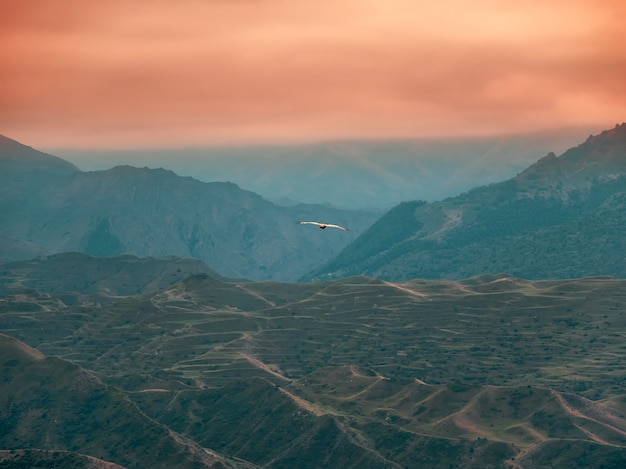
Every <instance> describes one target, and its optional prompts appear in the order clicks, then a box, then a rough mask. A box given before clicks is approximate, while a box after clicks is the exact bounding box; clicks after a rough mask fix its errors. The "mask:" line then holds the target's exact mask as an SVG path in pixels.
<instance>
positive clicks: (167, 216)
mask: <svg viewBox="0 0 626 469" xmlns="http://www.w3.org/2000/svg"><path fill="white" fill-rule="evenodd" d="M0 143H2V142H0ZM16 146H17V149H18V150H19V151H18V152H17V153H15V151H14V150H15V149H14V147H16ZM20 152H22V153H24V155H26V156H24V157H22V155H21V153H20ZM33 152H34V153H33ZM0 154H4V155H5V156H4V157H2V158H0V169H2V171H1V175H0V182H2V183H3V184H2V188H1V189H0V209H1V210H2V211H3V214H6V217H5V220H3V223H2V224H1V225H0V240H2V241H3V243H2V245H0V259H3V260H24V259H29V258H32V257H35V256H41V255H49V254H54V253H58V252H68V251H79V252H84V253H86V254H90V255H98V256H104V257H106V256H116V255H120V254H132V255H137V256H140V257H145V256H152V257H160V256H166V255H175V256H178V257H183V258H184V257H190V258H196V259H200V260H202V261H204V262H205V263H206V264H208V265H210V266H211V268H213V269H216V270H217V271H218V272H220V274H221V275H224V276H228V277H239V278H241V277H247V278H251V279H255V280H291V281H295V280H296V279H297V278H298V277H299V276H300V275H302V274H304V273H305V272H307V271H309V270H311V269H312V268H313V267H314V266H315V265H317V264H318V263H319V260H320V259H325V258H330V257H331V256H332V255H334V254H335V253H337V252H339V250H340V249H341V248H342V247H343V246H345V245H346V244H347V243H348V242H349V241H350V239H353V238H355V237H356V233H358V232H360V231H362V230H363V229H364V228H365V227H367V226H369V225H370V224H371V223H372V222H373V221H374V220H375V219H376V218H377V217H378V214H376V213H373V212H366V211H350V210H340V209H334V208H331V207H325V206H321V205H296V206H293V207H279V206H276V205H274V204H273V203H271V202H270V201H268V200H266V199H263V198H262V197H261V196H260V195H258V194H255V193H253V192H250V191H245V190H243V189H241V188H239V187H238V186H237V185H236V184H234V183H229V182H212V183H205V182H201V181H199V180H197V179H194V178H192V177H189V176H187V177H180V176H178V175H176V174H175V173H173V172H172V171H169V170H165V169H149V168H135V167H132V166H128V165H125V166H117V167H115V168H113V169H110V170H106V171H93V172H81V171H78V170H74V169H73V168H74V167H73V166H66V165H64V164H63V163H62V160H60V159H57V158H56V157H51V156H49V155H45V154H43V153H40V152H36V151H34V150H32V149H28V147H25V146H21V145H20V144H17V142H14V141H11V143H10V145H8V149H7V145H5V146H2V145H1V144H0ZM31 154H35V157H34V158H35V160H36V162H37V163H36V164H31V163H32V162H31V160H30V156H29V155H31ZM6 155H9V156H6ZM10 155H13V156H10ZM16 155H17V156H16ZM12 159H17V160H18V161H19V163H20V164H19V165H18V166H19V167H14V166H12V165H11V164H9V163H7V161H9V160H12ZM59 162H61V163H59ZM59 164H61V165H62V167H63V170H62V171H57V166H58V165H59ZM42 165H43V166H42ZM68 165H69V163H68ZM41 168H43V169H41ZM46 168H47V169H46ZM309 218H311V219H322V220H329V219H332V220H337V222H339V223H342V224H345V225H348V226H350V227H351V228H352V231H351V232H346V233H342V234H341V235H339V234H338V233H324V236H320V234H321V233H318V232H315V231H313V230H307V229H306V228H304V227H302V226H299V225H298V224H297V221H298V220H302V219H309Z"/></svg>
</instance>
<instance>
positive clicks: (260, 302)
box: [0, 253, 626, 469]
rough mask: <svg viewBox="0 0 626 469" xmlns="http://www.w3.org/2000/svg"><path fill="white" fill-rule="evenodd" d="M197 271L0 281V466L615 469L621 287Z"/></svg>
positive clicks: (27, 269) (624, 402) (621, 392)
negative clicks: (250, 276) (236, 276)
mask: <svg viewBox="0 0 626 469" xmlns="http://www.w3.org/2000/svg"><path fill="white" fill-rule="evenodd" d="M64 263H67V265H68V266H72V268H67V269H63V268H58V267H59V266H62V265H64ZM137 264H141V267H138V266H137ZM168 264H171V265H169V266H168ZM187 269H189V270H187ZM194 269H196V266H195V265H194V264H190V263H188V262H186V261H184V262H182V263H181V261H180V260H177V259H173V258H169V259H137V258H134V257H131V256H121V257H112V258H96V257H91V256H86V255H82V254H81V255H77V254H74V253H68V254H59V255H57V256H52V257H50V258H41V259H35V260H31V261H20V262H14V263H8V264H3V265H1V266H0V274H1V275H2V277H1V281H2V284H3V285H5V291H4V293H3V294H2V296H1V297H0V331H2V334H3V335H0V383H1V384H0V449H2V450H4V451H0V464H4V463H6V464H5V465H4V466H0V467H13V468H16V467H24V466H19V465H18V464H22V463H23V464H26V463H27V461H31V462H32V461H40V462H42V464H43V463H44V462H46V463H48V464H50V463H55V464H57V465H63V467H98V466H94V464H96V463H97V464H100V466H99V467H111V468H113V467H116V468H119V467H120V466H121V467H124V468H127V469H135V468H145V467H154V468H161V467H163V468H165V467H168V468H171V467H176V468H198V469H199V468H205V467H213V468H226V467H232V468H257V467H258V468H260V467H265V468H272V469H273V468H291V467H302V468H320V467H342V468H344V467H345V468H400V467H407V468H418V467H433V468H448V467H457V468H517V469H520V468H524V469H534V468H543V467H570V468H573V469H575V468H598V469H599V468H621V467H623V465H624V463H625V462H626V419H625V417H624V415H625V414H626V381H625V380H624V369H625V368H624V341H623V338H624V336H626V322H625V319H624V314H623V312H624V308H625V306H626V282H625V281H624V280H619V279H615V278H608V277H595V278H585V279H571V280H542V281H529V280H523V279H519V278H514V277H510V276H504V275H497V276H494V275H482V276H478V277H473V278H468V279H464V280H459V281H454V280H413V281H409V282H403V283H393V282H386V281H383V280H380V279H374V278H368V277H351V278H345V279H341V280H336V281H331V282H316V283H278V282H250V281H246V280H227V279H223V278H222V279H220V278H216V277H215V276H213V274H212V273H211V272H209V273H197V274H194V273H193V271H194ZM179 270H180V272H178V271H179ZM77 272H82V273H83V275H84V277H85V279H86V280H88V281H86V282H77V278H78V276H77ZM112 272H119V273H120V274H119V275H112V274H111V273H112ZM124 272H134V273H135V274H134V275H133V276H132V279H133V280H134V281H135V284H134V285H133V289H134V290H137V292H132V293H128V292H129V289H128V282H129V276H128V275H125V274H123V273H124ZM173 272H177V273H178V274H180V275H181V276H182V277H183V279H182V280H178V281H176V280H175V279H174V278H173V277H172V273H173ZM186 274H189V276H187V275H186ZM172 282H173V283H172ZM157 286H158V287H157ZM33 287H36V289H35V288H33ZM125 292H126V293H125ZM20 461H21V462H20ZM55 461H56V462H55ZM11 464H13V465H11ZM105 464H108V465H105ZM114 464H115V465H117V466H114ZM30 467H36V466H30ZM48 467H49V466H48Z"/></svg>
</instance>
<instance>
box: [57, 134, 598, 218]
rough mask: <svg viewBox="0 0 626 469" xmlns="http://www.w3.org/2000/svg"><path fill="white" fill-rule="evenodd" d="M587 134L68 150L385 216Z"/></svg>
mask: <svg viewBox="0 0 626 469" xmlns="http://www.w3.org/2000/svg"><path fill="white" fill-rule="evenodd" d="M588 134H589V131H588V129H580V128H564V129H557V130H552V131H545V132H537V133H531V134H520V135H501V136H496V137H474V138H455V139H421V140H410V139H404V140H403V139H395V140H347V141H330V142H319V143H310V144H300V145H296V144H293V145H275V146H270V145H266V146H240V147H237V146H230V147H223V148H219V147H217V148H181V149H153V150H135V151H123V150H117V151H114V150H100V151H96V150H92V151H84V150H63V149H58V150H55V151H54V154H56V155H59V156H62V157H63V158H64V159H66V160H67V161H71V162H73V163H74V164H76V165H78V166H79V167H80V168H81V169H83V170H85V171H87V170H89V171H93V170H103V169H110V168H111V167H112V166H115V165H127V164H131V165H134V166H143V165H145V164H149V165H152V167H159V166H160V167H163V168H168V169H170V170H172V171H174V172H175V173H176V174H179V175H183V176H193V177H194V178H196V179H199V180H201V181H206V182H213V181H229V182H234V183H236V184H237V185H238V186H240V187H242V188H244V189H246V190H250V191H252V192H255V193H257V194H260V195H261V196H263V197H264V198H266V199H268V200H271V201H272V202H274V203H276V204H279V205H294V204H297V203H309V204H319V203H324V204H330V205H333V206H335V207H341V208H348V209H352V210H361V209H367V210H374V211H377V212H381V211H386V210H389V209H390V208H392V207H393V206H395V205H397V204H398V203H400V202H403V201H407V200H427V201H436V200H442V199H445V198H447V197H452V196H456V195H459V194H461V193H463V192H465V191H467V190H469V189H472V188H474V187H477V186H482V185H484V184H489V183H493V182H499V181H503V180H505V179H508V178H510V177H512V176H514V175H515V174H517V173H519V172H520V171H522V170H524V169H525V168H527V167H528V166H529V165H531V164H533V163H534V162H535V161H537V159H538V158H539V157H540V156H542V155H545V154H546V153H548V152H549V151H553V152H555V153H557V154H558V153H560V152H563V151H565V150H567V149H568V148H569V147H571V146H572V145H574V144H576V143H577V142H580V141H581V139H582V138H585V137H586V136H587V135H588Z"/></svg>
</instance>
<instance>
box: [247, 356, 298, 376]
mask: <svg viewBox="0 0 626 469" xmlns="http://www.w3.org/2000/svg"><path fill="white" fill-rule="evenodd" d="M239 355H240V356H241V357H243V358H245V359H246V360H248V361H249V362H250V363H252V364H253V365H254V366H256V367H257V368H260V369H261V370H263V371H265V372H267V373H269V374H270V375H272V376H275V377H276V378H280V379H282V380H285V381H291V380H290V379H289V378H287V377H286V376H285V375H282V374H280V373H279V372H277V371H275V370H272V369H271V368H270V367H269V366H267V365H266V364H265V363H263V362H262V361H261V360H259V359H258V358H255V357H253V356H252V355H249V354H247V353H240V354H239Z"/></svg>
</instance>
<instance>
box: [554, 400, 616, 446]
mask: <svg viewBox="0 0 626 469" xmlns="http://www.w3.org/2000/svg"><path fill="white" fill-rule="evenodd" d="M551 392H552V395H553V396H554V397H555V398H556V400H557V401H558V402H559V404H560V405H561V407H562V408H563V410H565V411H566V412H567V413H568V414H570V415H571V416H573V417H577V418H580V419H584V420H589V421H590V422H594V423H597V424H598V425H601V426H603V427H605V428H607V429H609V430H611V431H613V432H615V433H617V434H619V435H621V436H623V437H624V438H626V431H624V430H622V429H621V428H617V427H615V426H614V425H611V424H609V423H607V422H603V421H602V420H598V419H596V418H593V417H590V416H589V415H586V414H584V413H583V412H581V411H580V410H579V409H576V408H574V407H573V406H572V405H571V404H570V403H569V402H567V400H566V399H565V398H564V397H563V395H562V394H561V393H559V392H556V391H551ZM596 410H597V409H596ZM600 413H601V415H602V416H603V417H605V418H606V419H611V418H612V416H611V415H610V414H609V413H608V412H600ZM576 427H578V428H579V429H580V430H581V431H582V432H583V433H584V434H585V435H587V436H588V437H589V438H590V439H592V440H593V441H595V442H596V443H600V444H603V445H607V446H616V447H620V448H621V447H623V446H620V445H616V444H613V443H609V442H608V441H606V440H604V439H603V438H601V437H600V436H598V435H597V434H595V433H593V432H592V431H590V430H588V429H586V428H583V427H582V426H581V425H576Z"/></svg>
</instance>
